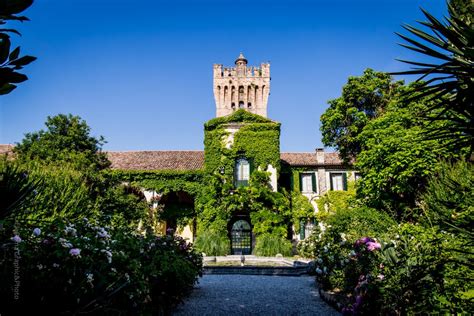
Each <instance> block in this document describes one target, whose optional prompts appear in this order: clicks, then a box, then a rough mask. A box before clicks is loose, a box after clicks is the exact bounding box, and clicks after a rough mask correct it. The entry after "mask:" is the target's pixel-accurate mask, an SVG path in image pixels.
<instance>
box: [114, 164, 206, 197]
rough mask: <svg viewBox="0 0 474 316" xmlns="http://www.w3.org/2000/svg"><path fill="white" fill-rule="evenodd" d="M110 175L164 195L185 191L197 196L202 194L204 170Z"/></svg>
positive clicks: (127, 172)
mask: <svg viewBox="0 0 474 316" xmlns="http://www.w3.org/2000/svg"><path fill="white" fill-rule="evenodd" d="M108 175H109V176H110V177H111V178H112V179H119V180H120V181H124V182H129V183H130V184H132V185H135V186H138V187H141V188H144V189H146V190H153V191H156V192H159V193H162V194H167V193H169V192H178V191H183V192H187V193H189V194H190V195H192V196H196V195H197V194H199V192H200V188H201V183H202V182H203V176H204V172H203V171H202V170H184V171H174V170H154V171H137V170H111V171H109V172H108Z"/></svg>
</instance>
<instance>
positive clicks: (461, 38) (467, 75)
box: [393, 4, 474, 159]
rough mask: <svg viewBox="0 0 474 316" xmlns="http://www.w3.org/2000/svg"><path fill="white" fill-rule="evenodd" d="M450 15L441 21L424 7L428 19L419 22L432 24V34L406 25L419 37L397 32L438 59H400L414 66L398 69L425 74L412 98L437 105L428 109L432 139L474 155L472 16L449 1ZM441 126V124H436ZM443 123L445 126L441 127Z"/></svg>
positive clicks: (427, 134)
mask: <svg viewBox="0 0 474 316" xmlns="http://www.w3.org/2000/svg"><path fill="white" fill-rule="evenodd" d="M448 9H449V14H450V17H449V18H445V19H446V23H442V22H440V21H438V20H437V19H436V18H435V17H433V16H432V15H431V14H429V13H428V12H427V11H425V10H423V9H421V10H422V11H423V13H424V15H425V16H426V18H427V19H428V21H427V22H419V23H420V24H422V25H424V26H426V27H428V28H429V29H430V31H431V33H432V34H428V33H426V32H424V31H422V30H420V29H417V28H415V27H412V26H410V25H404V26H403V28H405V29H406V30H407V31H408V32H410V33H411V34H413V35H415V36H416V39H412V38H409V37H408V36H405V35H402V34H399V33H397V35H398V36H400V37H401V38H402V39H404V40H405V41H406V42H408V44H407V43H403V44H400V45H401V46H403V47H406V48H408V49H410V50H412V51H415V52H418V53H421V54H423V55H425V56H428V57H431V58H432V59H434V60H437V61H438V62H435V61H433V63H424V62H416V61H407V60H399V61H401V62H404V63H407V64H410V65H412V66H414V67H413V68H411V70H407V71H402V72H397V73H393V74H398V75H421V76H420V77H419V78H418V81H422V80H425V81H424V82H423V83H422V84H421V85H420V86H419V88H418V89H416V92H415V94H414V95H412V96H410V98H409V100H415V99H420V98H423V97H426V96H429V97H430V98H429V99H430V100H433V101H435V102H433V105H432V106H431V107H430V108H429V109H428V111H427V112H426V117H427V118H428V119H429V120H432V121H439V120H441V121H443V122H444V124H441V125H440V124H432V127H431V128H429V130H428V131H427V133H426V136H427V137H428V138H430V139H440V140H444V141H445V143H446V144H449V145H450V146H453V147H454V148H455V149H457V150H459V151H460V150H462V149H465V148H468V149H469V155H468V157H471V159H472V154H473V149H474V138H473V134H474V122H473V116H474V104H473V99H474V28H473V25H472V20H471V19H465V18H463V17H461V16H460V14H458V12H457V11H456V10H455V9H454V8H453V7H452V6H451V5H450V4H448ZM434 126H437V127H434ZM440 126H442V127H440Z"/></svg>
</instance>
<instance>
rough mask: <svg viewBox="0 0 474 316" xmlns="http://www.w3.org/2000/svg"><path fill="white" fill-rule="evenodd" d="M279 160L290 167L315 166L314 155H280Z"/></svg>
mask: <svg viewBox="0 0 474 316" xmlns="http://www.w3.org/2000/svg"><path fill="white" fill-rule="evenodd" d="M280 158H281V160H283V161H285V162H287V163H288V164H289V165H290V166H314V165H317V160H316V153H281V154H280Z"/></svg>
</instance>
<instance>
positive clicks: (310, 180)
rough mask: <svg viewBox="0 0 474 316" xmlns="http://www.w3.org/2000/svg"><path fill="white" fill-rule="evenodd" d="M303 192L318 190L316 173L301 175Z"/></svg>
mask: <svg viewBox="0 0 474 316" xmlns="http://www.w3.org/2000/svg"><path fill="white" fill-rule="evenodd" d="M300 188H301V192H305V193H310V192H311V193H312V192H316V176H315V174H314V173H302V174H301V175H300Z"/></svg>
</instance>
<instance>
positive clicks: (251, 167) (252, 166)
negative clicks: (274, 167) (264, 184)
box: [247, 159, 254, 176]
mask: <svg viewBox="0 0 474 316" xmlns="http://www.w3.org/2000/svg"><path fill="white" fill-rule="evenodd" d="M247 161H248V162H249V176H251V175H252V172H253V169H254V163H253V159H249V160H247Z"/></svg>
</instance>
